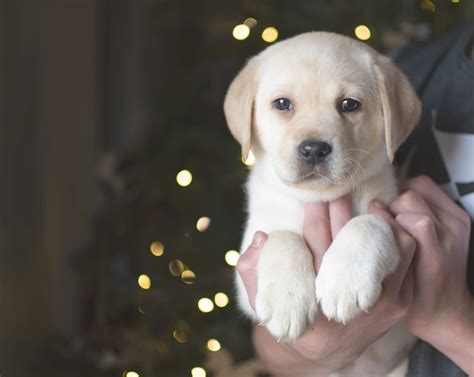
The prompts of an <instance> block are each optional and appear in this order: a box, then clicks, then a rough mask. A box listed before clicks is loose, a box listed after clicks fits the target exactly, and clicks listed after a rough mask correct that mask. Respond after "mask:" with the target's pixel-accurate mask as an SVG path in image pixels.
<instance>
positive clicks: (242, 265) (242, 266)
mask: <svg viewBox="0 0 474 377" xmlns="http://www.w3.org/2000/svg"><path fill="white" fill-rule="evenodd" d="M252 268H253V266H252V263H250V261H249V260H248V259H247V258H243V257H241V258H239V260H238V261H237V265H236V266H235V269H236V270H237V272H238V273H239V274H241V275H242V274H245V273H247V272H249V271H250V270H251V269H252Z"/></svg>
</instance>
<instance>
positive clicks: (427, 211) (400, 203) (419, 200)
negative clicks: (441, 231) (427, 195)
mask: <svg viewBox="0 0 474 377" xmlns="http://www.w3.org/2000/svg"><path fill="white" fill-rule="evenodd" d="M389 208H390V211H391V212H392V213H393V214H394V215H398V214H400V213H403V212H414V213H419V214H422V215H425V216H429V217H431V218H432V219H433V220H435V219H436V218H435V215H434V213H433V211H431V208H430V206H429V205H428V204H427V203H426V201H425V200H424V199H423V197H422V196H421V195H420V194H418V192H416V191H413V190H408V191H405V192H404V193H402V194H401V195H400V196H398V197H397V198H396V199H395V200H394V201H392V203H390V206H389Z"/></svg>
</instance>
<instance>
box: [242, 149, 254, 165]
mask: <svg viewBox="0 0 474 377" xmlns="http://www.w3.org/2000/svg"><path fill="white" fill-rule="evenodd" d="M242 162H243V163H244V164H245V165H247V166H249V167H250V166H254V165H255V155H254V154H253V152H252V151H249V155H248V156H247V159H246V160H245V161H244V160H243V159H242Z"/></svg>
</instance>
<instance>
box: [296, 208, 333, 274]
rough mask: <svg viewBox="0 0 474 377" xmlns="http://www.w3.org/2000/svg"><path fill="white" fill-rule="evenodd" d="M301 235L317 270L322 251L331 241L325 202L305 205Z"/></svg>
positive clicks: (322, 254)
mask: <svg viewBox="0 0 474 377" xmlns="http://www.w3.org/2000/svg"><path fill="white" fill-rule="evenodd" d="M303 236H304V238H305V240H306V243H307V244H308V247H309V249H310V250H311V253H312V254H313V261H314V268H315V270H316V272H318V271H319V266H320V265H321V262H322V259H323V256H324V253H325V252H326V250H327V249H328V248H329V246H330V245H331V242H332V238H331V223H330V220H329V204H328V203H327V202H320V203H311V204H307V205H305V211H304V225H303Z"/></svg>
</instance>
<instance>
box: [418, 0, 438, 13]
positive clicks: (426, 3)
mask: <svg viewBox="0 0 474 377" xmlns="http://www.w3.org/2000/svg"><path fill="white" fill-rule="evenodd" d="M420 7H421V9H423V10H426V11H428V12H434V11H435V10H436V6H435V5H434V4H433V2H431V1H430V0H423V1H422V2H421V4H420Z"/></svg>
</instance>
